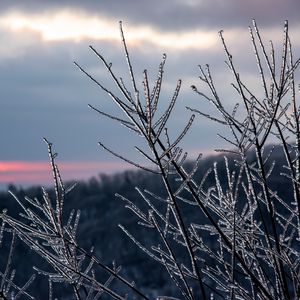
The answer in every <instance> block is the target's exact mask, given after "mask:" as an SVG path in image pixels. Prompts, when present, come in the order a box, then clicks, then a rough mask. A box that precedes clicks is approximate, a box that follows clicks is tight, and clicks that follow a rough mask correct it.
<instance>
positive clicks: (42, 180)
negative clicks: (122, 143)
mask: <svg viewBox="0 0 300 300" xmlns="http://www.w3.org/2000/svg"><path fill="white" fill-rule="evenodd" d="M59 168H60V171H61V175H62V177H63V179H64V180H71V179H74V178H77V179H89V178H90V177H92V176H95V175H98V174H99V173H112V172H116V171H120V170H122V169H125V168H128V166H127V165H126V164H124V163H119V162H92V161H88V162H78V161H77V162H61V163H60V164H59ZM5 183H25V184H27V183H31V184H32V183H35V184H36V185H39V184H47V185H49V184H52V172H51V166H50V164H49V162H46V161H0V184H5Z"/></svg>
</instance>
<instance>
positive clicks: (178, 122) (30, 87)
mask: <svg viewBox="0 0 300 300" xmlns="http://www.w3.org/2000/svg"><path fill="white" fill-rule="evenodd" d="M253 18H255V19H256V21H257V23H258V25H259V27H260V29H261V32H262V36H263V38H265V40H266V41H268V40H269V39H272V40H273V42H274V44H275V46H276V47H277V48H278V49H280V47H281V43H282V29H283V24H284V21H285V20H286V19H287V20H289V28H290V34H291V39H292V43H293V46H294V49H295V53H296V54H299V49H300V34H299V32H300V1H299V0H263V1H262V0H252V1H246V0H226V1H224V0H185V1H182V0H151V1H148V0H126V1H124V0H101V1H92V0H85V1H80V0H72V1H71V0H70V1H67V0H59V1H58V0H43V1H37V0H20V1H18V0H16V1H11V0H1V2H0V139H1V145H0V186H1V187H5V186H6V185H7V184H8V183H14V184H16V185H20V184H21V185H31V184H34V185H39V184H43V185H49V184H50V183H51V170H50V167H49V163H48V153H47V147H46V144H45V143H44V142H43V138H44V137H46V138H47V139H48V140H49V141H51V142H52V143H53V144H54V148H55V151H57V152H58V158H57V163H58V164H59V166H60V170H61V173H62V176H63V178H64V179H66V180H69V179H86V178H89V177H91V176H93V175H97V174H98V173H113V172H117V171H120V170H123V169H126V168H128V167H130V166H129V165H127V164H126V163H124V162H122V161H120V160H118V159H117V158H115V157H112V155H111V154H109V153H106V152H105V151H104V150H103V149H101V148H100V147H99V146H98V142H99V141H101V142H103V143H104V144H105V145H107V146H109V147H110V148H112V149H114V150H115V151H116V152H119V153H122V154H124V156H126V157H128V158H129V159H132V160H136V161H138V162H142V161H141V159H140V158H139V157H138V154H137V153H136V151H135V150H134V145H135V144H136V143H140V140H138V139H137V138H136V137H135V136H134V135H133V134H130V133H128V132H127V131H126V130H125V129H124V128H122V127H120V126H119V125H118V124H115V123H114V122H112V121H110V120H108V119H105V118H103V117H100V116H99V115H97V114H96V113H95V112H94V111H92V110H91V109H90V108H89V107H88V104H92V105H94V106H96V107H99V108H101V109H102V110H104V111H106V112H108V113H114V112H115V111H116V109H117V108H116V107H115V105H113V103H112V102H111V101H110V99H109V98H108V96H107V95H105V93H103V92H102V91H101V90H99V88H97V87H96V86H95V84H93V83H92V82H91V81H89V80H88V79H87V78H86V77H85V76H83V74H82V73H80V71H79V70H78V69H77V68H76V67H75V66H74V64H73V62H74V61H76V62H77V63H79V64H80V65H81V66H83V67H84V68H86V69H87V70H88V71H89V72H90V73H91V74H93V75H94V76H95V77H96V78H97V79H98V80H99V81H100V82H101V83H103V85H104V86H107V87H108V88H110V89H111V90H115V86H113V85H112V83H111V81H110V79H109V75H108V73H107V71H106V70H105V69H104V67H103V65H102V64H101V62H100V61H99V59H97V57H96V56H95V55H94V54H93V53H92V52H91V50H90V49H89V45H92V46H93V47H94V48H96V49H97V50H98V51H99V52H100V53H101V54H102V55H103V56H104V57H105V58H106V59H107V60H108V61H109V62H112V65H113V69H114V71H115V73H116V74H118V75H119V76H122V77H124V78H128V70H127V67H126V61H125V57H124V52H123V49H122V45H121V40H120V33H119V21H122V22H123V29H124V32H125V37H126V40H127V44H128V47H129V51H130V55H131V58H132V63H133V67H134V70H135V74H136V76H137V79H138V80H137V81H138V83H139V84H140V87H141V88H142V84H141V82H142V78H143V76H142V72H143V70H144V69H147V70H148V72H149V78H150V81H151V80H152V81H151V82H152V83H153V82H154V80H155V74H156V71H157V66H158V65H159V62H160V60H161V58H162V55H163V53H166V54H167V62H166V67H165V73H164V84H163V87H162V89H163V90H162V97H161V105H162V107H164V106H166V105H167V103H168V101H169V100H170V98H171V96H172V93H173V91H174V88H175V86H176V82H177V80H178V79H179V78H180V79H182V80H183V86H182V89H181V92H180V96H179V99H178V105H177V107H176V109H175V111H174V115H173V118H172V121H171V122H170V124H169V125H168V126H169V129H170V130H171V131H172V132H174V133H173V134H174V135H175V134H176V132H177V131H178V130H180V128H181V127H183V126H184V125H185V123H186V121H187V120H188V118H189V116H190V112H188V111H187V110H185V106H187V105H189V106H192V107H195V108H200V107H201V109H204V110H206V111H207V113H213V109H212V107H210V106H209V105H208V104H206V103H205V102H204V101H203V99H200V97H199V96H197V95H196V94H195V93H193V92H192V91H191V88H190V86H191V85H196V86H197V87H198V89H200V90H201V88H202V86H201V83H200V81H199V79H198V76H199V70H198V65H199V64H200V65H205V64H206V63H208V64H209V65H210V67H211V69H212V72H213V74H214V78H215V80H216V85H217V86H218V88H219V89H220V91H221V95H222V101H223V102H224V103H225V104H226V105H228V106H229V107H230V106H231V105H234V103H235V102H234V101H235V99H233V96H232V94H231V93H230V92H229V89H228V88H227V87H225V85H228V86H229V84H230V80H231V77H230V76H231V75H230V72H229V71H228V69H227V68H226V65H225V64H224V60H225V55H224V53H223V49H222V45H221V43H220V38H219V36H218V31H219V30H221V29H222V30H224V37H225V39H226V41H227V43H228V47H229V49H230V51H231V53H232V54H233V56H234V59H235V62H236V64H237V66H238V69H239V72H240V73H241V74H243V76H244V77H243V78H244V79H246V80H248V82H249V85H250V86H251V85H252V86H253V85H255V78H257V74H258V73H257V69H256V68H255V58H254V56H253V53H252V48H251V47H252V46H251V43H250V39H249V31H248V26H249V25H251V22H252V19H253ZM298 56H299V55H298ZM151 82H150V83H151ZM219 130H221V129H220V128H218V127H217V126H215V125H214V124H213V123H211V122H209V121H208V120H205V119H203V118H201V117H197V118H196V121H195V122H194V127H193V129H192V130H191V132H190V133H189V134H188V135H187V137H186V139H185V140H184V144H183V146H184V149H185V150H188V152H189V153H190V155H191V157H193V156H196V155H197V154H198V153H199V152H203V153H204V154H207V155H209V154H210V153H212V150H213V149H215V148H218V147H222V143H223V142H222V141H221V140H220V139H218V137H217V133H218V131H219Z"/></svg>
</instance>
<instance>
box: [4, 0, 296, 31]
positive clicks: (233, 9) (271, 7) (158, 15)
mask: <svg viewBox="0 0 300 300" xmlns="http://www.w3.org/2000/svg"><path fill="white" fill-rule="evenodd" d="M0 7H1V8H2V11H4V10H16V9H19V10H23V11H28V12H41V11H45V10H54V9H58V10H59V9H63V8H72V9H80V10H83V11H86V12H88V13H90V14H91V15H94V14H99V15H105V16H110V17H113V18H116V19H119V20H124V21H125V22H129V23H130V24H133V23H138V24H149V25H151V26H153V27H157V28H159V29H161V30H170V31H172V30H176V31H182V30H185V29H194V28H195V27H202V28H206V29H216V30H218V29H221V28H229V27H237V26H241V25H242V26H247V25H249V23H251V19H252V18H255V19H257V21H258V22H259V23H260V24H261V25H263V26H274V25H275V26H278V25H280V24H281V23H282V22H283V21H284V20H285V19H289V21H290V22H291V24H296V23H299V22H300V20H299V11H300V2H299V1H298V0H264V1H261V0H252V1H241V0H230V1H220V0H204V1H200V0H199V1H178V0H165V1H161V0H152V1H146V0H142V1H141V0H128V1H126V3H125V2H124V1H123V0H116V1H111V0H102V1H93V0H87V1H81V0H63V1H59V0H48V1H36V0H28V1H26V2H23V1H19V2H14V3H12V1H9V0H4V1H1V4H0Z"/></svg>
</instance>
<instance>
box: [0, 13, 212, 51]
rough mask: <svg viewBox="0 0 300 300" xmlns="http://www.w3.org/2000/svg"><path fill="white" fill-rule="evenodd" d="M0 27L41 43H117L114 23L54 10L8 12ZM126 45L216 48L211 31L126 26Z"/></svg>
mask: <svg viewBox="0 0 300 300" xmlns="http://www.w3.org/2000/svg"><path fill="white" fill-rule="evenodd" d="M0 25H1V26H2V27H3V28H5V29H6V30H9V31H11V32H12V33H24V32H25V33H26V32H32V33H36V34H38V35H39V36H40V37H41V39H42V40H43V41H46V42H51V41H56V42H57V41H66V40H70V41H75V42H80V41H83V40H105V41H110V42H119V41H120V33H119V31H118V30H117V20H116V19H109V18H107V17H104V16H101V15H89V14H87V13H83V12H79V11H76V10H57V11H51V12H50V13H42V14H31V13H24V12H9V13H6V14H4V15H2V16H1V21H0ZM126 41H127V43H128V44H129V45H133V46H134V45H141V44H144V45H145V44H147V43H149V44H152V45H153V46H155V47H160V48H163V49H166V50H167V49H189V48H195V49H208V48H213V47H214V46H215V44H216V34H215V32H213V31H208V30H201V29H194V30H189V31H185V32H174V31H159V30H156V29H154V28H153V27H151V26H149V25H148V26H145V25H139V26H132V25H130V24H129V25H128V26H126Z"/></svg>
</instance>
